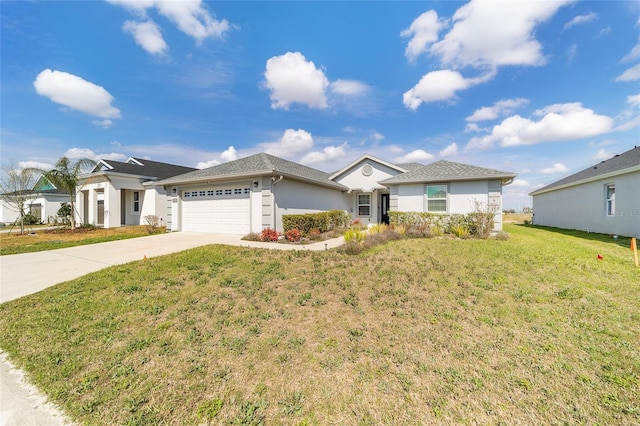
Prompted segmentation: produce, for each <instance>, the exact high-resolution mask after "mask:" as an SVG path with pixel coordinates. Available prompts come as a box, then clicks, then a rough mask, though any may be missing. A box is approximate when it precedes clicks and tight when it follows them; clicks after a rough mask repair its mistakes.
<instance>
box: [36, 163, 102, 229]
mask: <svg viewBox="0 0 640 426" xmlns="http://www.w3.org/2000/svg"><path fill="white" fill-rule="evenodd" d="M95 165H96V162H95V161H93V160H90V159H88V158H81V159H79V160H76V161H75V162H73V161H71V160H70V159H69V158H67V157H64V156H63V157H61V158H60V159H59V160H58V161H57V162H56V164H55V166H54V168H53V169H51V170H49V171H46V172H43V175H44V177H46V178H47V179H48V180H49V182H51V183H52V184H53V185H54V186H55V187H56V188H58V189H59V190H61V191H64V192H65V193H67V194H69V205H70V206H71V229H74V228H75V227H76V218H75V216H76V215H75V211H76V209H75V202H76V194H77V187H78V182H79V181H80V179H81V175H82V173H84V172H87V171H89V169H91V168H92V167H95Z"/></svg>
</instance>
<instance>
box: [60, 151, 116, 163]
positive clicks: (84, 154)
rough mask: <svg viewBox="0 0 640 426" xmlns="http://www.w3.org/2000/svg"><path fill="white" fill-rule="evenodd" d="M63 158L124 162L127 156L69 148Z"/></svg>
mask: <svg viewBox="0 0 640 426" xmlns="http://www.w3.org/2000/svg"><path fill="white" fill-rule="evenodd" d="M64 156H65V157H67V158H69V159H70V160H79V159H81V158H88V159H89V160H93V161H96V162H98V161H100V160H115V161H126V160H127V159H128V158H129V157H128V156H126V155H124V154H120V153H117V152H112V153H109V154H97V153H96V152H95V151H93V150H91V149H88V148H69V149H68V150H67V151H66V152H65V153H64Z"/></svg>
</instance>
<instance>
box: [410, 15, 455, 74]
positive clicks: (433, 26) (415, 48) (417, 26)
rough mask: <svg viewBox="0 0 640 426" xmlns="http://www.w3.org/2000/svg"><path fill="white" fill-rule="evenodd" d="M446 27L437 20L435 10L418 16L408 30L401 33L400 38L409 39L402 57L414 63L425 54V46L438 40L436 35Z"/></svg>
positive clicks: (442, 22)
mask: <svg viewBox="0 0 640 426" xmlns="http://www.w3.org/2000/svg"><path fill="white" fill-rule="evenodd" d="M445 25H446V23H445V22H444V21H440V20H438V14H437V12H436V11H435V10H429V11H427V12H424V13H423V14H422V15H420V16H418V17H417V18H416V19H415V20H414V21H413V22H412V23H411V26H410V27H409V28H407V29H406V30H404V31H402V32H401V33H400V35H401V36H402V37H411V40H409V42H408V43H407V47H406V49H405V51H404V55H405V56H406V57H407V59H408V60H409V61H410V62H414V61H415V60H416V58H417V57H418V56H420V55H421V54H422V53H425V52H427V46H428V45H429V44H431V43H433V42H435V41H437V40H438V33H439V32H440V30H441V29H442V28H443V27H444V26H445Z"/></svg>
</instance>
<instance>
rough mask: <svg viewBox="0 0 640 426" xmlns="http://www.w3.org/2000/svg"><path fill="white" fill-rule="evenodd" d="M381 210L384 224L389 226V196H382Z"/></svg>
mask: <svg viewBox="0 0 640 426" xmlns="http://www.w3.org/2000/svg"><path fill="white" fill-rule="evenodd" d="M380 208H381V212H382V223H386V224H387V225H388V224H389V194H380Z"/></svg>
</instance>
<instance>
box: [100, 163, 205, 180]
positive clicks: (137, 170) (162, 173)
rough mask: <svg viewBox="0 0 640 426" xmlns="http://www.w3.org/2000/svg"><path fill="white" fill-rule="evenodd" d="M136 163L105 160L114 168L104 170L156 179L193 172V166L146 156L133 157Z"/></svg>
mask: <svg viewBox="0 0 640 426" xmlns="http://www.w3.org/2000/svg"><path fill="white" fill-rule="evenodd" d="M133 159H134V160H135V161H137V162H139V163H140V164H142V165H139V164H136V163H123V162H121V161H113V160H103V161H104V162H105V163H107V164H108V165H110V166H111V167H112V169H110V170H102V171H105V172H112V173H123V174H127V175H135V176H145V177H150V178H155V179H166V178H170V177H172V176H176V175H180V174H183V173H187V172H191V171H193V170H196V169H194V168H193V167H185V166H178V165H175V164H169V163H161V162H159V161H152V160H146V159H144V158H133Z"/></svg>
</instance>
